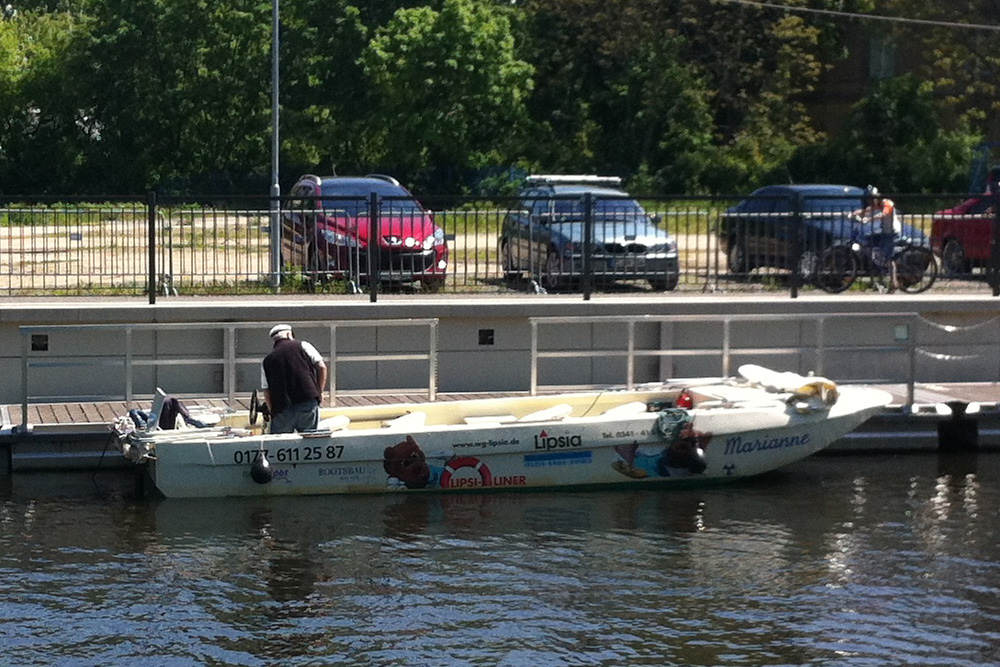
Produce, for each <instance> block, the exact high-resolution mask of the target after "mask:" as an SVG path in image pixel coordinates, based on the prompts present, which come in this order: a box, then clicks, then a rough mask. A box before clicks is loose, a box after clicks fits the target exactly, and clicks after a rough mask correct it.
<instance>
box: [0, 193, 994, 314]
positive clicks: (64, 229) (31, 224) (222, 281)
mask: <svg viewBox="0 0 1000 667" xmlns="http://www.w3.org/2000/svg"><path fill="white" fill-rule="evenodd" d="M892 199H893V200H894V201H895V204H896V211H897V213H898V216H897V217H896V220H895V223H896V224H895V227H892V226H891V225H889V226H885V225H882V224H881V223H879V222H876V221H873V220H870V219H869V220H862V219H860V218H859V217H858V216H857V215H855V204H854V203H853V202H852V201H847V200H843V199H840V198H837V197H830V196H815V197H807V196H803V195H800V194H796V195H781V196H778V195H775V196H760V197H748V198H747V197H744V198H741V197H681V196H671V197H662V196H659V197H657V196H649V197H638V198H637V199H636V200H633V199H630V198H625V197H597V196H594V195H593V194H585V195H581V196H578V197H566V196H562V197H550V198H545V197H537V198H535V199H531V200H524V199H515V198H499V197H494V198H484V197H460V196H454V197H435V198H430V197H428V198H421V204H422V205H419V206H414V205H413V203H412V202H410V201H406V200H403V199H402V198H389V197H387V198H384V199H378V198H376V197H370V198H366V199H358V198H323V199H322V200H318V201H317V200H315V199H311V198H307V199H298V200H297V199H294V198H292V197H283V198H281V200H280V202H278V201H275V202H272V200H271V199H270V198H268V197H247V198H232V197H228V198H225V199H222V198H218V199H215V200H205V199H199V200H195V199H185V198H178V197H170V198H166V197H159V198H157V197H155V196H153V195H149V196H146V197H132V198H116V199H103V200H95V199H93V198H88V199H71V198H66V197H62V198H59V199H54V198H52V199H39V198H30V199H29V198H7V199H5V200H4V201H3V202H0V295H2V296H30V295H113V294H123V295H135V296H143V295H145V296H148V298H149V299H150V300H151V301H155V299H156V298H157V297H158V296H159V297H169V296H172V295H179V294H190V295H207V294H241V293H247V294H249V293H276V292H281V293H289V292H320V293H329V294H347V295H350V294H354V295H358V297H359V298H365V297H367V298H370V299H372V300H374V299H376V298H377V295H378V294H379V293H381V292H386V291H393V292H403V293H421V292H452V293H472V292H480V293H484V292H485V293H490V292H493V293H510V292H518V291H520V292H536V293H541V292H548V293H557V292H561V293H577V294H580V295H581V296H582V298H589V296H590V295H591V294H593V293H595V292H615V293H638V292H650V291H653V292H715V291H727V292H787V293H789V294H790V295H791V296H795V295H797V294H799V293H801V292H804V291H814V290H817V289H818V287H817V285H818V284H819V283H821V282H822V278H823V276H827V277H828V273H829V267H827V268H824V262H827V263H829V261H830V260H829V257H830V253H829V252H826V251H827V249H828V248H831V247H835V246H839V247H844V248H849V249H852V251H854V252H856V253H857V258H858V259H857V261H856V262H855V263H854V264H852V266H854V269H855V271H856V272H857V273H858V279H857V280H856V281H854V282H853V283H852V285H851V287H850V288H851V289H852V290H865V289H882V288H884V285H880V284H879V283H878V281H876V280H874V273H875V271H874V269H873V267H874V265H875V263H877V256H878V252H879V247H880V246H879V243H878V241H877V239H878V238H879V234H882V233H892V234H893V235H894V237H895V238H896V240H897V241H898V240H900V239H903V240H905V241H906V242H907V243H911V244H913V245H914V246H921V247H926V248H930V249H932V250H933V253H934V257H935V260H934V261H935V263H936V268H937V269H938V272H937V276H936V280H935V282H934V284H933V285H931V286H930V289H931V290H932V291H959V290H961V291H979V292H982V291H992V293H993V294H994V295H998V294H1000V291H998V290H1000V283H998V281H997V279H996V278H997V276H998V272H1000V254H998V246H997V239H998V236H1000V235H998V229H1000V205H998V200H997V196H995V195H990V194H984V195H976V196H969V195H955V194H940V195H905V194H904V195H893V196H892ZM272 203H273V204H276V206H272ZM857 206H858V207H860V202H858V203H857ZM873 239H874V240H873ZM854 261H855V260H853V259H852V262H854ZM866 263H868V264H871V265H868V264H866ZM869 274H872V275H871V276H870V275H869ZM869 278H871V279H869Z"/></svg>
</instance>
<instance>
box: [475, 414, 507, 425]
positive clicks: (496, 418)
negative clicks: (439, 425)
mask: <svg viewBox="0 0 1000 667" xmlns="http://www.w3.org/2000/svg"><path fill="white" fill-rule="evenodd" d="M516 421H517V417H515V416H514V415H483V416H481V417H466V418H465V423H466V424H510V423H511V422H516Z"/></svg>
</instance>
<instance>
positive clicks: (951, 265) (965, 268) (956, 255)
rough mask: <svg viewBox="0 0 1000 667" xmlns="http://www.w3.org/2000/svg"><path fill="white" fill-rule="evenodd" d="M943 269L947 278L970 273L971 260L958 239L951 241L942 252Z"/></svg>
mask: <svg viewBox="0 0 1000 667" xmlns="http://www.w3.org/2000/svg"><path fill="white" fill-rule="evenodd" d="M941 269H942V271H943V272H944V275H946V276H961V275H965V274H967V273H969V271H970V266H969V258H968V257H967V256H966V255H965V248H964V247H962V242H961V241H959V240H958V239H949V240H948V242H947V243H945V244H944V250H942V251H941Z"/></svg>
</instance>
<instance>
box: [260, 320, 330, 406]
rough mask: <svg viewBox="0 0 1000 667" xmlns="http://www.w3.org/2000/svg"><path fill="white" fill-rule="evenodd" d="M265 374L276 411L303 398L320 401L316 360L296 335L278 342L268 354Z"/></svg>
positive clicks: (265, 360)
mask: <svg viewBox="0 0 1000 667" xmlns="http://www.w3.org/2000/svg"><path fill="white" fill-rule="evenodd" d="M264 375H265V377H266V378H267V388H268V391H269V392H270V393H271V410H272V412H273V413H274V414H278V413H279V412H281V411H282V410H284V409H285V408H287V407H288V406H290V405H295V404H296V403H301V402H302V401H307V400H309V399H315V400H316V401H319V400H320V396H321V395H322V393H323V392H322V390H321V389H320V386H319V383H318V378H317V377H316V368H315V366H313V363H312V360H310V359H309V355H308V354H306V351H305V350H303V349H302V344H301V343H300V342H299V341H297V340H295V339H293V338H280V339H278V340H276V341H275V342H274V349H273V350H271V352H270V353H269V354H268V355H267V356H266V357H264Z"/></svg>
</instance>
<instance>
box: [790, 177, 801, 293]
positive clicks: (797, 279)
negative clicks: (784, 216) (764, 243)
mask: <svg viewBox="0 0 1000 667" xmlns="http://www.w3.org/2000/svg"><path fill="white" fill-rule="evenodd" d="M791 204H792V225H793V226H794V227H795V229H793V230H792V234H791V237H792V248H791V258H790V259H791V260H792V266H791V267H789V268H791V270H792V276H791V278H792V279H791V287H792V289H791V295H792V298H793V299H796V298H798V296H799V284H800V283H801V282H802V276H801V275H800V273H799V267H800V266H801V264H802V195H801V193H795V194H794V195H793V196H792V202H791Z"/></svg>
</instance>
